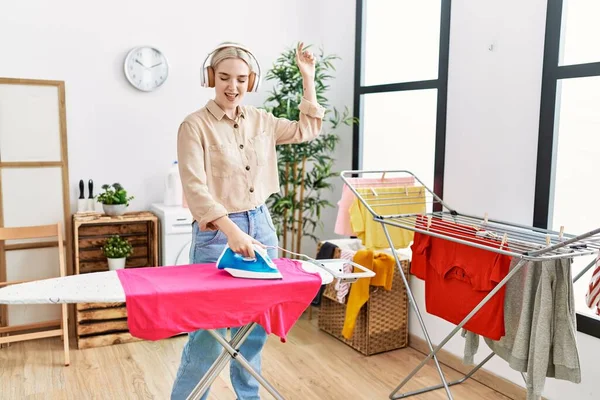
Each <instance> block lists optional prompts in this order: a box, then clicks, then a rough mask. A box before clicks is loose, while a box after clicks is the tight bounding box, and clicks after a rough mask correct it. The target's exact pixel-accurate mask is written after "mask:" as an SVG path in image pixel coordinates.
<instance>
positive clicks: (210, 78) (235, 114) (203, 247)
mask: <svg viewBox="0 0 600 400" xmlns="http://www.w3.org/2000/svg"><path fill="white" fill-rule="evenodd" d="M211 55H212V57H211V60H210V66H208V67H204V66H203V68H204V71H203V72H204V73H205V74H206V75H205V86H208V87H214V89H215V98H214V100H209V101H208V103H207V104H206V106H205V107H203V108H202V109H200V110H198V111H196V112H194V113H192V114H190V115H189V116H187V117H186V118H185V120H184V121H183V123H182V124H181V126H180V128H179V133H178V141H177V153H178V161H179V170H180V175H181V180H182V183H183V192H184V195H185V197H186V200H187V203H188V206H189V208H190V211H191V212H192V215H193V216H194V220H195V221H194V224H193V233H192V235H193V238H192V246H191V250H190V262H191V263H194V264H200V263H213V262H216V261H217V259H218V257H219V255H220V254H221V252H222V251H223V249H224V247H225V245H227V244H228V245H229V247H230V248H231V249H232V250H233V251H235V252H236V253H240V254H242V255H244V256H246V257H254V250H253V245H254V244H259V245H260V244H262V245H266V246H275V245H277V244H278V242H279V241H278V238H277V235H276V233H275V227H274V226H273V221H272V219H271V216H270V214H269V210H268V209H267V208H266V206H265V204H264V203H265V201H266V199H267V198H268V197H269V196H270V195H271V194H272V193H275V192H278V191H279V175H278V169H277V154H276V151H275V146H276V145H278V144H287V143H301V142H305V141H309V140H312V139H314V138H315V137H317V136H318V135H319V133H320V131H321V124H322V119H323V116H324V113H325V110H324V109H323V107H321V106H320V105H319V104H318V103H317V96H316V91H315V84H314V76H315V59H314V56H313V54H312V53H310V52H309V51H307V50H305V49H304V47H303V44H302V43H299V44H298V47H297V49H296V63H297V65H298V68H299V70H300V73H301V74H302V80H303V97H302V100H301V102H300V105H299V107H298V108H299V110H300V118H299V121H290V120H287V119H283V118H277V117H275V116H273V115H272V114H270V113H267V112H266V111H264V110H259V109H257V108H255V107H252V106H243V105H242V104H241V103H242V100H243V99H244V95H245V94H246V92H248V91H255V90H256V89H257V87H258V84H259V82H260V67H259V66H258V62H257V61H256V59H255V58H254V56H253V55H252V53H251V52H250V51H249V50H248V49H246V48H245V47H243V46H241V45H238V44H234V43H227V44H222V45H220V46H218V47H217V49H215V50H214V51H213V52H212V53H211V54H209V57H210V56H211ZM268 254H269V256H270V257H271V258H275V257H277V251H276V250H275V249H272V248H271V249H268ZM259 295H260V294H259V293H257V296H259ZM243 300H244V299H240V304H242V302H243ZM238 329H239V327H231V334H232V335H234V334H235V333H236V332H237V330H238ZM220 333H221V334H222V335H225V329H222V330H221V332H220ZM266 340H267V335H266V333H265V331H264V329H262V328H261V327H260V326H257V327H256V328H255V329H253V331H252V332H251V334H250V336H249V337H248V338H247V339H246V341H245V342H244V343H243V344H242V346H241V348H240V351H241V353H242V355H243V356H244V357H245V358H246V359H247V360H248V362H249V363H250V364H251V365H252V367H253V368H254V369H255V370H256V371H258V372H260V365H261V351H262V348H263V346H264V344H265V342H266ZM220 351H221V347H220V345H219V343H218V342H217V341H216V340H215V339H214V338H213V337H212V336H211V335H210V334H209V333H208V332H207V331H204V330H200V331H196V332H192V333H190V334H189V338H188V342H187V343H186V345H185V347H184V349H183V354H182V357H181V365H180V367H179V370H178V372H177V377H176V380H175V384H174V385H173V391H172V394H171V398H172V399H177V400H179V399H185V398H186V397H187V396H188V395H189V394H190V393H191V391H192V390H193V389H194V387H195V386H196V385H197V383H198V381H199V380H200V378H201V377H202V376H203V375H204V374H205V373H206V371H207V370H208V369H209V368H210V366H211V365H212V363H213V362H214V361H215V360H216V358H217V357H218V356H219V354H220ZM230 371H231V381H232V384H233V387H234V390H235V392H236V395H237V398H238V399H239V400H254V399H259V396H258V389H259V384H258V382H257V381H256V379H254V377H252V376H251V375H250V374H249V373H248V372H247V371H246V370H245V369H244V368H243V367H241V366H240V365H239V363H237V362H231V363H230ZM207 395H208V392H207V393H206V394H205V395H204V397H203V399H205V398H206V397H207Z"/></svg>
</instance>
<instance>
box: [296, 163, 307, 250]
mask: <svg viewBox="0 0 600 400" xmlns="http://www.w3.org/2000/svg"><path fill="white" fill-rule="evenodd" d="M305 171H306V156H304V157H303V158H302V169H301V170H300V174H301V178H300V201H299V205H298V236H297V237H296V240H297V242H296V253H300V249H301V248H302V236H303V235H302V233H303V231H304V229H302V214H303V213H304V173H305Z"/></svg>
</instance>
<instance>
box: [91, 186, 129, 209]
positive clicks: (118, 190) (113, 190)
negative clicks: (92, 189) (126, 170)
mask: <svg viewBox="0 0 600 400" xmlns="http://www.w3.org/2000/svg"><path fill="white" fill-rule="evenodd" d="M102 189H104V193H100V194H99V195H98V196H96V201H98V203H102V204H107V205H115V204H126V205H128V206H129V201H130V200H133V199H134V197H133V196H129V197H127V191H126V190H125V189H124V188H123V186H121V184H120V183H118V182H116V183H113V184H112V186H111V185H108V184H104V185H102Z"/></svg>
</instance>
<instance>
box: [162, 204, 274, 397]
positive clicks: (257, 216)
mask: <svg viewBox="0 0 600 400" xmlns="http://www.w3.org/2000/svg"><path fill="white" fill-rule="evenodd" d="M229 218H230V219H231V220H232V221H233V222H234V223H235V224H236V225H237V226H239V227H240V229H241V230H242V231H244V232H246V233H247V234H249V235H250V236H252V237H253V238H255V239H256V240H258V241H259V242H261V243H262V244H265V245H268V246H276V245H277V244H278V239H277V234H276V233H275V227H274V226H273V220H272V219H271V215H270V214H269V210H268V209H267V207H266V206H265V205H262V206H260V207H257V208H255V209H253V210H250V211H245V212H240V213H234V214H229ZM192 235H193V237H192V245H191V248H190V262H191V263H192V264H201V263H214V262H216V261H217V259H218V258H219V256H220V255H221V252H222V251H223V249H224V247H225V245H226V244H227V237H226V236H225V234H224V233H223V232H221V231H200V230H199V229H198V223H197V222H194V224H193V232H192ZM267 252H268V254H269V257H271V258H276V257H277V250H276V249H268V250H267ZM239 328H240V327H232V328H231V337H233V336H234V335H235V334H236V333H237V331H238V329H239ZM218 332H219V334H220V335H221V336H223V337H224V336H225V332H226V329H225V328H223V329H218ZM266 341H267V334H266V332H265V330H264V329H263V328H262V327H261V326H260V325H256V326H255V328H254V329H253V330H252V332H251V333H250V335H249V336H248V337H247V339H246V340H245V341H244V343H242V345H241V347H240V348H239V349H240V352H241V353H242V355H243V356H244V358H246V360H248V362H249V363H250V365H251V366H252V368H254V369H255V370H256V371H257V372H259V373H260V367H261V358H260V357H261V354H260V353H261V351H262V348H263V346H264V345H265V342H266ZM222 350H223V347H222V346H221V344H220V343H219V342H217V341H216V340H215V338H213V337H212V336H211V335H210V333H208V331H206V330H199V331H195V332H191V333H189V335H188V342H187V343H186V345H185V347H184V349H183V354H182V355H181V364H180V366H179V370H178V371H177V377H176V378H175V383H174V384H173V390H172V392H171V399H172V400H181V399H186V398H187V396H188V395H189V394H190V393H191V392H192V390H193V389H194V388H195V387H196V385H197V384H198V382H199V381H200V379H201V378H202V377H203V376H204V374H205V373H206V372H207V371H208V369H209V368H210V367H211V365H212V364H213V362H214V361H215V360H216V359H217V357H218V356H219V354H220V353H221V351H222ZM229 368H230V376H231V383H232V385H233V389H234V390H235V393H236V395H237V398H238V399H239V400H255V399H259V397H258V389H259V383H258V381H257V380H256V379H255V378H254V377H253V376H252V375H250V373H248V371H246V370H245V369H244V367H242V365H241V364H240V363H238V362H236V361H234V360H231V361H230V365H229ZM207 397H208V391H207V392H206V393H205V394H204V396H203V397H202V400H204V399H206V398H207Z"/></svg>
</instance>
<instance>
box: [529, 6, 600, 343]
mask: <svg viewBox="0 0 600 400" xmlns="http://www.w3.org/2000/svg"><path fill="white" fill-rule="evenodd" d="M599 13H600V2H598V1H597V0H548V14H547V22H546V44H545V54H544V73H543V82H542V99H541V100H542V102H541V115H540V132H539V144H538V165H537V181H536V198H535V209H534V214H535V216H534V224H535V225H536V226H539V227H543V228H551V229H554V230H559V229H560V227H561V226H564V228H565V231H567V232H569V233H573V234H581V233H584V232H587V231H590V230H593V229H596V228H598V227H600V213H598V212H596V210H595V204H596V201H598V199H600V185H597V184H596V183H597V182H598V179H599V173H600V168H599V167H598V160H600V47H598V46H597V39H598V36H599V35H600V25H598V22H597V19H598V18H597V17H598V15H599ZM592 260H593V257H579V258H578V259H576V260H575V263H574V268H573V275H574V276H575V274H577V273H578V272H580V271H581V270H582V269H583V268H584V267H585V266H587V265H588V264H589V263H590V262H591V261H592ZM592 270H593V269H592ZM592 270H590V271H588V273H587V274H585V275H584V276H583V277H582V278H581V279H579V281H578V282H577V283H576V284H575V286H574V295H575V308H576V311H577V314H578V315H577V322H578V329H579V330H580V331H582V332H585V333H588V334H590V335H593V336H596V337H600V318H599V317H598V316H597V315H596V314H595V313H594V311H593V310H591V309H590V308H588V307H587V306H586V304H585V293H586V290H587V284H588V283H589V281H590V278H591V273H592Z"/></svg>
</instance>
